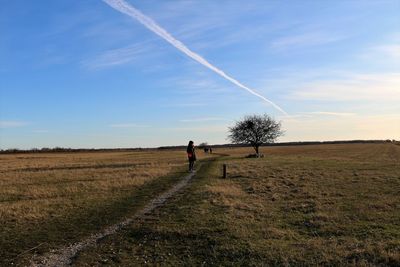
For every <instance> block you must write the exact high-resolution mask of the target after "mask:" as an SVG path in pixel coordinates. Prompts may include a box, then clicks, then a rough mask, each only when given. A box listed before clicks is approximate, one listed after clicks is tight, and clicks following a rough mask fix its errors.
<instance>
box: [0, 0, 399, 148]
mask: <svg viewBox="0 0 400 267" xmlns="http://www.w3.org/2000/svg"><path fill="white" fill-rule="evenodd" d="M110 2H113V0H107V1H101V0H81V1H70V0H41V1H26V0H25V1H23V0H13V1H6V0H0V4H1V8H0V33H1V35H0V36H1V37H0V149H8V148H20V149H30V148H41V147H56V146H59V147H71V148H116V147H158V146H168V145H183V144H187V142H188V140H193V141H195V144H196V143H197V144H198V143H201V142H208V143H210V144H222V143H228V142H229V140H228V139H227V136H228V127H230V126H233V125H234V123H235V122H236V121H238V120H240V119H241V118H243V116H245V115H250V114H268V115H270V116H271V117H273V118H274V119H276V120H278V121H281V123H282V128H283V129H284V131H285V134H284V136H282V137H280V138H279V139H278V140H277V141H279V142H288V141H324V140H353V139H397V140H399V139H400V104H399V103H400V15H399V14H400V0H393V1H385V0H381V1H368V0H367V1H359V0H354V1H350V0H339V1H308V0H305V1H295V0H292V1H272V0H271V1H266V0H261V1H258V0H248V1H245V2H243V1H239V0H237V1H236V0H229V1H228V0H220V1H213V0H197V1H194V0H163V1H161V0H125V1H124V3H125V4H126V5H129V6H130V7H133V8H135V10H139V12H141V14H143V16H144V17H145V18H150V21H151V22H154V23H156V25H157V26H158V27H159V29H161V30H163V31H165V33H166V34H167V35H168V36H171V38H173V40H174V41H173V42H175V41H177V42H179V43H180V44H182V45H183V46H184V47H185V49H188V51H190V53H193V54H190V53H189V52H187V51H186V50H185V51H186V52H187V53H184V51H183V50H184V49H180V48H182V47H177V45H176V43H175V46H174V44H173V43H171V42H168V41H167V40H166V39H165V36H164V38H163V36H160V35H157V34H156V33H155V32H154V31H152V30H151V29H149V28H148V27H146V25H144V24H143V22H142V23H141V22H140V21H138V19H137V18H134V17H132V16H129V15H127V14H125V13H122V12H121V10H118V9H116V8H113V7H112V6H111V5H110ZM168 38H169V37H168ZM178 46H179V45H178ZM197 56H199V58H200V59H199V58H197V60H195V59H196V57H197ZM203 60H204V61H203ZM205 62H206V63H205ZM207 64H208V65H207ZM213 68H215V69H213ZM218 71H220V72H218ZM221 72H222V73H223V74H224V75H226V76H225V77H224V75H222V74H221ZM227 77H229V78H231V79H233V80H234V81H235V82H237V83H239V84H240V85H243V86H245V87H246V88H248V89H250V90H251V92H250V91H248V90H247V91H246V90H245V89H243V88H241V87H240V86H238V84H237V83H236V84H235V83H234V82H233V81H232V80H229V79H228V78H227ZM262 98H265V99H266V100H268V101H270V102H268V101H266V100H264V99H262ZM277 107H278V108H281V110H279V109H278V108H277Z"/></svg>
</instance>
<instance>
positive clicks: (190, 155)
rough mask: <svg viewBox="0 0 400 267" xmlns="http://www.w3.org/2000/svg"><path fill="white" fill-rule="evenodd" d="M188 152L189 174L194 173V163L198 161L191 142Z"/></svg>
mask: <svg viewBox="0 0 400 267" xmlns="http://www.w3.org/2000/svg"><path fill="white" fill-rule="evenodd" d="M186 152H187V155H188V159H189V172H193V170H194V162H195V161H196V152H195V151H194V143H193V141H189V144H188V146H187V149H186Z"/></svg>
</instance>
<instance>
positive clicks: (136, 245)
mask: <svg viewBox="0 0 400 267" xmlns="http://www.w3.org/2000/svg"><path fill="white" fill-rule="evenodd" d="M216 151H217V152H222V153H227V154H230V156H229V157H225V158H223V159H220V160H218V161H217V162H216V163H214V164H211V166H210V168H209V169H208V170H204V172H201V173H199V174H198V177H196V179H194V181H193V184H192V187H191V188H190V189H188V190H187V193H186V194H184V195H183V196H182V198H180V199H176V200H175V201H174V202H172V203H169V204H168V205H167V206H166V207H163V208H161V209H160V210H158V211H156V212H155V214H153V216H152V220H150V221H146V222H144V223H142V224H135V225H132V226H131V227H130V229H127V230H125V231H123V232H122V233H120V234H118V235H116V236H113V237H110V238H109V239H108V240H106V241H105V242H104V243H102V244H101V245H100V246H99V247H98V248H96V249H94V250H91V251H86V252H84V253H82V254H81V256H80V258H78V259H77V262H76V264H77V265H78V266H98V265H101V264H102V263H104V262H106V263H107V264H108V265H111V266H124V265H131V266H135V265H140V264H149V263H150V264H155V265H157V264H163V265H170V266H177V265H186V266H192V265H205V266H240V265H244V266H309V265H315V266H399V265H400V226H399V221H400V212H399V210H400V197H399V192H400V146H396V145H394V144H343V145H342V144H335V145H313V146H287V147H263V148H262V152H263V153H264V154H265V157H264V158H259V159H255V158H245V156H246V155H247V154H250V153H254V152H253V151H252V149H251V148H231V149H218V150H216ZM224 163H225V164H227V166H228V177H229V178H228V179H222V178H221V176H222V164H224Z"/></svg>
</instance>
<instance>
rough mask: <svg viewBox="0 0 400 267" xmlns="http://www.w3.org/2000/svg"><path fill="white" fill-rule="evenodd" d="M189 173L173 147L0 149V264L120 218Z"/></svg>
mask: <svg viewBox="0 0 400 267" xmlns="http://www.w3.org/2000/svg"><path fill="white" fill-rule="evenodd" d="M185 171H186V154H185V152H184V151H173V150H170V151H138V152H135V151H134V152H90V153H47V154H45V153H30V154H12V155H0V225H1V228H0V266H3V265H5V266H7V265H9V264H11V263H21V264H25V263H26V261H27V260H28V258H29V257H30V256H31V255H32V254H33V253H42V252H46V251H48V250H50V249H52V248H55V247H58V246H61V245H66V244H69V243H72V242H75V241H79V240H80V239H81V238H83V237H85V236H88V235H89V234H90V233H94V232H96V231H98V230H100V229H102V228H104V227H105V226H106V225H110V224H112V223H115V222H118V221H120V220H122V218H123V217H125V216H129V215H130V214H132V213H133V212H135V211H136V210H137V209H139V208H140V207H142V206H143V205H145V204H146V203H147V202H148V201H149V200H150V199H151V198H152V197H154V195H157V194H159V193H160V192H162V191H164V190H166V189H167V188H169V187H170V186H171V185H172V184H174V183H175V182H177V181H178V180H179V178H180V177H182V175H184V173H185Z"/></svg>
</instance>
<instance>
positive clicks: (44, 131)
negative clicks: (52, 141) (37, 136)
mask: <svg viewBox="0 0 400 267" xmlns="http://www.w3.org/2000/svg"><path fill="white" fill-rule="evenodd" d="M32 132H33V133H48V132H49V131H48V130H33V131H32Z"/></svg>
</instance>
